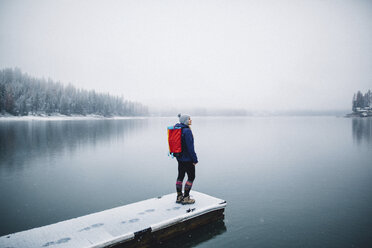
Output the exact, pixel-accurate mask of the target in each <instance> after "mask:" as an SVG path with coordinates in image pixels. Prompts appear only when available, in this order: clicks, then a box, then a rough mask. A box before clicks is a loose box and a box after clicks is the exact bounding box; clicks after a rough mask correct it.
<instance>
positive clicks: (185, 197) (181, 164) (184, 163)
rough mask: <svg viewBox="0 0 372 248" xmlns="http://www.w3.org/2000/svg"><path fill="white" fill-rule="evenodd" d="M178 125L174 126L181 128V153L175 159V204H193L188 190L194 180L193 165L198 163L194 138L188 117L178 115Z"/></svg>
mask: <svg viewBox="0 0 372 248" xmlns="http://www.w3.org/2000/svg"><path fill="white" fill-rule="evenodd" d="M178 117H179V121H180V123H177V124H176V127H181V128H182V136H181V143H182V153H181V155H180V156H179V157H177V161H178V176H177V182H176V189H177V200H176V203H181V204H193V203H195V200H194V199H191V198H190V190H191V187H192V184H193V182H194V179H195V165H196V164H197V163H198V157H197V156H196V153H195V149H194V136H193V134H192V131H191V129H190V126H191V124H192V121H191V118H190V116H189V115H181V114H178ZM185 173H187V181H186V183H185V190H184V194H182V184H183V179H184V178H185Z"/></svg>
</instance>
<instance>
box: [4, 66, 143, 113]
mask: <svg viewBox="0 0 372 248" xmlns="http://www.w3.org/2000/svg"><path fill="white" fill-rule="evenodd" d="M0 113H1V114H3V115H4V114H10V115H16V116H24V115H40V114H46V115H53V114H63V115H89V114H92V115H102V116H143V115H147V114H148V108H147V107H146V106H144V105H142V104H140V103H137V102H131V101H127V100H125V99H123V98H122V97H117V96H111V95H109V94H108V93H106V94H103V93H96V92H95V91H94V90H89V91H88V90H84V89H77V88H75V87H74V86H72V85H71V84H69V85H67V86H65V85H63V84H61V83H60V82H53V81H52V80H50V79H48V80H45V79H38V78H34V77H31V76H29V75H27V74H25V73H22V72H21V70H20V69H18V68H15V69H11V68H7V69H3V70H0Z"/></svg>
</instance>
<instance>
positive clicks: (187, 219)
mask: <svg viewBox="0 0 372 248" xmlns="http://www.w3.org/2000/svg"><path fill="white" fill-rule="evenodd" d="M192 195H193V197H194V198H195V199H196V203H195V204H192V205H181V204H176V203H175V199H176V194H175V193H173V194H168V195H164V196H162V197H157V198H152V199H148V200H144V201H140V202H136V203H132V204H128V205H125V206H121V207H117V208H113V209H109V210H105V211H102V212H98V213H94V214H89V215H86V216H81V217H78V218H74V219H70V220H66V221H62V222H59V223H55V224H52V225H48V226H43V227H39V228H34V229H31V230H27V231H23V232H18V233H14V234H9V235H5V236H2V237H0V247H7V248H18V247H19V248H23V247H30V248H44V247H51V248H71V247H89V248H92V247H96V248H98V247H108V246H112V245H116V244H118V243H125V242H127V243H128V244H130V246H136V244H137V243H138V242H137V240H135V237H136V238H137V239H140V240H141V239H144V240H145V239H147V240H150V239H153V240H161V239H163V238H165V237H168V236H169V237H170V236H172V235H175V234H177V233H179V232H181V231H182V230H186V229H188V228H194V227H196V226H197V225H199V224H203V223H204V222H205V223H207V222H208V221H211V220H212V219H216V218H219V216H221V215H222V214H223V210H224V208H225V207H226V202H225V201H224V200H221V199H218V198H215V197H212V196H209V195H206V194H203V193H200V192H197V191H193V192H192ZM197 218H198V219H200V221H199V222H196V221H191V220H192V219H197ZM181 223H183V225H185V226H184V227H182V228H181V229H180V228H179V227H180V226H182V225H180V224H181ZM175 225H178V227H177V228H176V226H175ZM155 234H156V235H157V237H155V236H156V235H155ZM139 237H141V238H139ZM145 237H146V238H145ZM131 240H132V241H131ZM148 242H150V241H148Z"/></svg>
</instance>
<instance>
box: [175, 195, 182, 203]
mask: <svg viewBox="0 0 372 248" xmlns="http://www.w3.org/2000/svg"><path fill="white" fill-rule="evenodd" d="M182 200H183V195H177V200H176V203H182Z"/></svg>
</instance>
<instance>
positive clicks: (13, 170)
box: [0, 116, 372, 247]
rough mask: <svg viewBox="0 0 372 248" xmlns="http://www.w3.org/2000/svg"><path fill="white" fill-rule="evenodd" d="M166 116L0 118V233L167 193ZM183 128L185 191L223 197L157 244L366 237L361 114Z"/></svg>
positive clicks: (206, 120)
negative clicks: (189, 185)
mask: <svg viewBox="0 0 372 248" xmlns="http://www.w3.org/2000/svg"><path fill="white" fill-rule="evenodd" d="M177 121H178V120H177V118H143V119H122V120H114V119H102V120H66V121H35V120H34V121H0V196H1V201H2V204H0V220H1V221H0V236H3V235H6V234H9V233H13V232H18V231H22V230H26V229H30V228H34V227H39V226H43V225H47V224H52V223H55V222H58V221H62V220H66V219H70V218H74V217H78V216H82V215H86V214H89V213H93V212H97V211H102V210H105V209H109V208H113V207H117V206H121V205H125V204H129V203H133V202H137V201H140V200H144V199H148V198H152V197H156V196H160V195H164V194H168V193H172V192H175V181H176V177H177V162H176V160H175V159H171V158H170V157H168V156H167V152H168V147H167V135H166V127H167V126H168V125H172V124H175V123H176V122H177ZM192 131H193V134H194V138H195V149H196V152H197V154H198V157H199V163H198V164H197V166H196V179H195V181H194V186H193V189H195V190H197V191H200V192H203V193H207V194H210V195H213V196H216V197H219V198H222V199H225V200H226V201H227V203H228V205H227V208H226V210H225V219H224V221H223V222H220V223H217V224H214V225H212V226H207V227H205V228H202V229H200V231H197V232H192V233H190V234H188V235H185V236H182V237H181V238H179V239H176V240H171V241H168V242H165V243H164V244H163V246H164V247H172V246H175V245H177V246H181V247H368V244H371V243H372V238H371V237H372V218H371V216H372V207H371V206H372V181H371V176H372V166H371V164H372V163H371V161H372V120H371V118H338V117H330V116H322V117H193V125H192ZM191 195H192V191H191ZM196 200H197V199H196Z"/></svg>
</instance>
